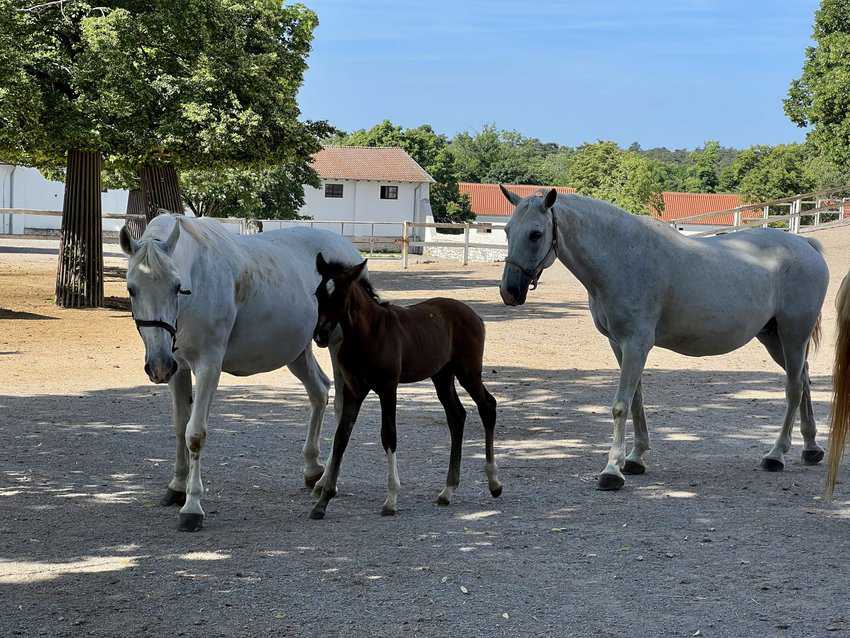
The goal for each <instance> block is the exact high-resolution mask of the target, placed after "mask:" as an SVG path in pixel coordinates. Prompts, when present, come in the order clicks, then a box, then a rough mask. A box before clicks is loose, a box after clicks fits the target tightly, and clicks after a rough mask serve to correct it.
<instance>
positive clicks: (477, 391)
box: [457, 367, 502, 497]
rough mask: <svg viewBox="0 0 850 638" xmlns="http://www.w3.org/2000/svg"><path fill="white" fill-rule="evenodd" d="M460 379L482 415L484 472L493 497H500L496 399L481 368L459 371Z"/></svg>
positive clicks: (458, 377)
mask: <svg viewBox="0 0 850 638" xmlns="http://www.w3.org/2000/svg"><path fill="white" fill-rule="evenodd" d="M457 379H458V381H459V382H460V384H461V385H462V386H463V388H464V389H465V390H466V391H467V392H468V393H469V396H470V397H472V400H473V401H475V405H477V406H478V414H479V415H480V416H481V423H483V424H484V455H485V459H486V463H485V464H484V473H485V474H486V475H487V486H488V487H489V488H490V494H492V495H493V497H498V496H500V495H501V494H502V483H501V481H499V476H498V473H497V467H496V454H495V451H494V449H493V446H494V442H493V441H494V438H495V430H496V399H495V398H494V397H493V395H492V394H490V393H489V392H488V391H487V388H485V387H484V383H482V381H481V368H480V367H479V368H477V369H476V370H469V371H464V372H460V371H459V372H458V376H457Z"/></svg>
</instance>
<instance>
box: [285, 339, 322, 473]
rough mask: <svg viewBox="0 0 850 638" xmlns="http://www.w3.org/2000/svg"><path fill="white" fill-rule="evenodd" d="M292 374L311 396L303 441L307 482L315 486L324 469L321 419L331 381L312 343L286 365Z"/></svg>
mask: <svg viewBox="0 0 850 638" xmlns="http://www.w3.org/2000/svg"><path fill="white" fill-rule="evenodd" d="M287 367H288V368H289V370H290V372H292V374H293V375H295V377H296V378H297V379H298V380H299V381H300V382H301V383H302V384H303V385H304V389H305V390H307V396H308V397H309V398H310V406H311V412H310V424H309V426H308V428H307V437H306V439H305V440H304V448H303V454H304V483H305V484H306V485H307V487H313V486H315V485H316V484H317V483H318V481H319V479H320V478H321V476H322V474H323V473H324V471H325V468H324V466H322V464H321V463H319V436H320V435H321V433H322V421H323V420H324V416H325V407H326V406H327V404H328V389H329V388H330V380H329V379H328V378H327V377H326V376H325V373H324V372H322V369H321V368H320V367H319V363H318V361H316V357H315V356H314V355H313V350H312V347H311V346H310V344H308V345H307V347H306V348H305V349H304V352H302V353H301V354H300V355H299V356H298V358H297V359H296V360H295V361H293V362H292V363H290V364H289V365H288V366H287Z"/></svg>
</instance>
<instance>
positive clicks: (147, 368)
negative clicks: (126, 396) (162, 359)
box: [145, 363, 151, 376]
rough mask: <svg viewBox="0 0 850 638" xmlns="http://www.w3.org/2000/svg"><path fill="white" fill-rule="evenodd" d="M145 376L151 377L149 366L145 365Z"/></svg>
mask: <svg viewBox="0 0 850 638" xmlns="http://www.w3.org/2000/svg"><path fill="white" fill-rule="evenodd" d="M145 374H146V375H148V376H151V364H149V363H145Z"/></svg>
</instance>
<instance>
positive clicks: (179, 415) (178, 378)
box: [159, 368, 192, 507]
mask: <svg viewBox="0 0 850 638" xmlns="http://www.w3.org/2000/svg"><path fill="white" fill-rule="evenodd" d="M168 388H169V390H171V416H172V420H173V423H174V437H175V439H176V440H177V454H176V457H175V460H174V476H173V477H172V478H171V482H170V483H169V484H168V487H167V488H166V490H165V496H163V497H162V500H160V502H159V504H160V505H163V506H166V507H168V506H171V505H183V504H184V503H186V478H187V477H188V476H189V450H187V449H186V424H187V423H188V422H189V417H190V416H191V414H192V373H191V371H190V370H189V369H188V368H179V369H178V370H177V372H175V373H174V375H173V376H172V377H171V380H170V381H169V382H168Z"/></svg>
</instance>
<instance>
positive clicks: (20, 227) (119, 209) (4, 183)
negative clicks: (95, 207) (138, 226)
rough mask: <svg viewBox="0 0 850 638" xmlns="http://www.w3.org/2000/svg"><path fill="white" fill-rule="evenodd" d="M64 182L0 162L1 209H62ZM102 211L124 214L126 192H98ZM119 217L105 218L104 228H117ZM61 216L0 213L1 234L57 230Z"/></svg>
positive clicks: (29, 169) (115, 229)
mask: <svg viewBox="0 0 850 638" xmlns="http://www.w3.org/2000/svg"><path fill="white" fill-rule="evenodd" d="M64 197H65V184H63V183H62V182H55V181H51V180H48V179H46V178H45V177H44V176H43V175H42V174H41V173H40V172H39V171H38V170H36V169H35V168H30V167H28V166H10V165H8V164H0V208H25V209H29V210H44V211H61V210H62V203H63V200H64ZM101 202H102V207H103V212H104V213H124V212H125V211H126V210H127V191H126V190H108V191H106V192H104V193H102V194H101ZM123 224H124V222H123V221H122V220H118V219H115V220H112V219H109V220H104V221H103V229H104V230H106V231H117V230H119V229H120V228H121V226H122V225H123ZM61 227H62V218H61V217H45V216H42V215H6V214H0V233H4V234H16V235H17V234H24V233H25V232H27V231H28V230H30V231H35V230H45V231H47V232H51V231H58V230H59V229H60V228H61Z"/></svg>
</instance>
